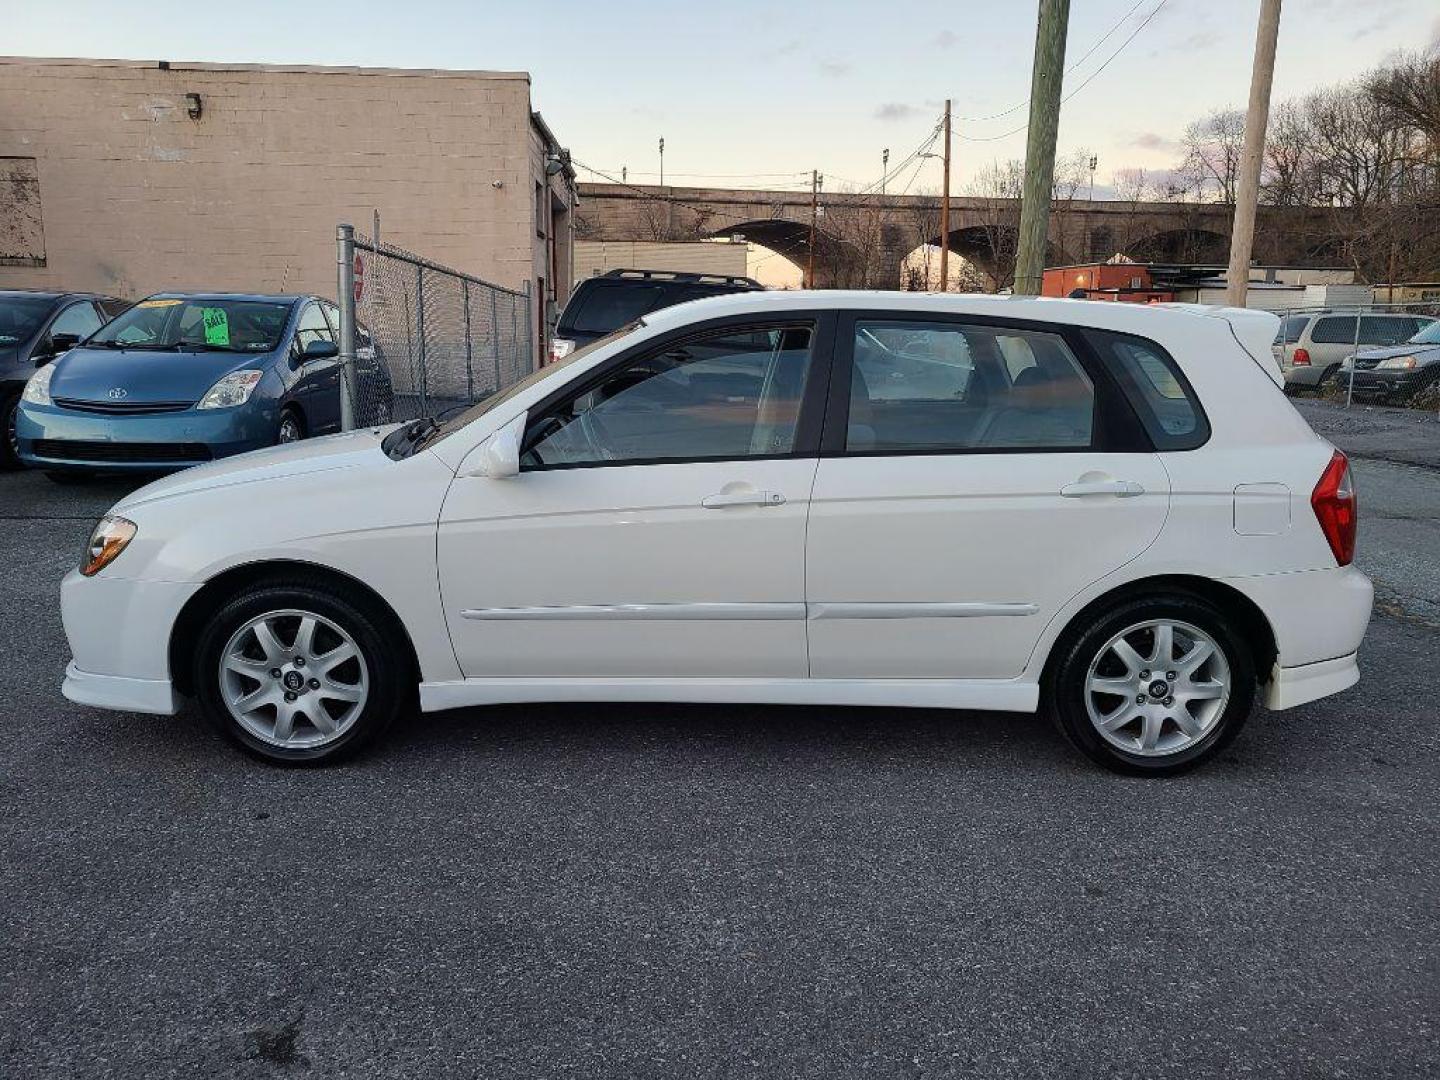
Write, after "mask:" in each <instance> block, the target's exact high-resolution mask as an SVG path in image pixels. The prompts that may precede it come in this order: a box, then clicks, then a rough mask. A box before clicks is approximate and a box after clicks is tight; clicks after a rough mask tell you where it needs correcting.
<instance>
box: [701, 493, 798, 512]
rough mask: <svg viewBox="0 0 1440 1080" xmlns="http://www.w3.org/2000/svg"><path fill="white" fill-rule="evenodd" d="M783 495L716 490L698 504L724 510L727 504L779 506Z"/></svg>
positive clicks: (782, 501) (707, 508) (706, 507)
mask: <svg viewBox="0 0 1440 1080" xmlns="http://www.w3.org/2000/svg"><path fill="white" fill-rule="evenodd" d="M784 502H785V496H784V495H781V494H780V492H778V491H755V490H754V489H750V490H742V491H717V492H716V493H715V494H714V495H706V496H705V498H703V499H701V500H700V505H701V506H703V507H704V508H705V509H706V510H724V509H725V508H726V507H727V506H781V505H783V504H784Z"/></svg>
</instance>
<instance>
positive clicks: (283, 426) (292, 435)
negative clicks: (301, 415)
mask: <svg viewBox="0 0 1440 1080" xmlns="http://www.w3.org/2000/svg"><path fill="white" fill-rule="evenodd" d="M275 441H276V442H277V443H292V442H299V441H300V425H299V424H298V423H296V422H295V418H294V417H293V416H291V415H289V414H288V413H287V414H286V415H285V416H284V417H282V418H281V420H280V431H279V432H278V433H277V434H276V436H275Z"/></svg>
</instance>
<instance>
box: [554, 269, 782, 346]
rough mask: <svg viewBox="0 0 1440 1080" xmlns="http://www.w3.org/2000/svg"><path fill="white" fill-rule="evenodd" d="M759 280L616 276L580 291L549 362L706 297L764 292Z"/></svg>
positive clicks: (640, 273) (643, 273)
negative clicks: (643, 319)
mask: <svg viewBox="0 0 1440 1080" xmlns="http://www.w3.org/2000/svg"><path fill="white" fill-rule="evenodd" d="M764 287H765V286H763V285H761V284H760V283H759V282H758V281H756V280H755V279H754V278H748V277H729V276H727V275H725V274H685V273H680V272H677V271H673V270H611V271H610V272H609V273H608V274H604V275H602V276H600V277H593V278H589V279H587V280H585V281H582V282H581V283H580V284H579V285H577V286H575V291H574V292H572V293H571V294H570V300H569V302H568V303H566V305H565V310H564V311H562V312H561V313H560V322H559V323H558V324H557V325H556V327H555V337H554V339H553V340H552V341H551V343H550V359H551V360H559V359H560V358H561V357H563V356H568V355H570V353H571V352H572V351H573V350H575V349H577V348H579V347H580V346H581V345H586V344H588V343H590V342H592V341H595V340H596V339H597V338H602V337H604V336H605V335H606V334H608V333H610V332H611V331H613V330H618V329H620V327H622V326H624V325H625V324H626V323H631V322H634V321H635V320H636V319H638V318H640V317H641V316H642V315H644V314H646V313H647V312H650V311H658V310H659V309H660V308H667V307H673V306H674V305H675V304H683V303H684V302H685V301H686V300H702V299H704V298H705V297H707V296H723V295H725V294H726V293H738V292H751V291H753V290H755V289H763V288H764Z"/></svg>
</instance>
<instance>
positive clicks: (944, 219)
mask: <svg viewBox="0 0 1440 1080" xmlns="http://www.w3.org/2000/svg"><path fill="white" fill-rule="evenodd" d="M944 156H945V182H944V184H943V185H942V190H941V192H940V291H941V292H949V291H950V99H949V98H946V99H945V155H944Z"/></svg>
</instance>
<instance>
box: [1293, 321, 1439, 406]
mask: <svg viewBox="0 0 1440 1080" xmlns="http://www.w3.org/2000/svg"><path fill="white" fill-rule="evenodd" d="M1357 318H1359V320H1360V327H1359V329H1360V342H1359V343H1360V345H1361V346H1362V347H1363V346H1366V345H1370V346H1388V345H1398V344H1400V343H1401V342H1402V341H1409V340H1410V339H1411V338H1412V337H1414V336H1415V335H1416V334H1417V333H1419V332H1420V331H1421V330H1424V329H1425V328H1426V327H1427V326H1429V325H1430V324H1431V323H1433V322H1435V320H1434V319H1432V318H1429V317H1428V316H1425V315H1404V314H1399V313H1389V312H1376V313H1374V314H1366V315H1359V316H1357V315H1356V314H1355V313H1354V312H1353V311H1352V312H1350V313H1348V314H1336V313H1335V312H1331V311H1314V312H1303V313H1300V314H1295V315H1289V316H1287V317H1286V318H1285V319H1283V320H1282V321H1281V323H1280V330H1279V332H1278V333H1277V334H1276V335H1275V341H1274V342H1273V344H1272V345H1271V346H1270V351H1271V352H1272V353H1274V355H1275V359H1276V361H1277V362H1279V364H1280V370H1281V371H1283V372H1284V373H1285V392H1286V393H1287V394H1295V393H1300V392H1301V391H1303V390H1317V389H1319V388H1320V386H1321V384H1323V383H1324V382H1325V381H1326V380H1327V379H1329V378H1330V377H1331V376H1333V375H1335V374H1336V373H1337V372H1338V371H1339V370H1340V365H1341V364H1343V363H1344V362H1345V360H1346V359H1347V358H1348V357H1350V356H1351V355H1352V354H1353V353H1354V352H1355V329H1356V327H1355V320H1356V319H1357Z"/></svg>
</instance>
